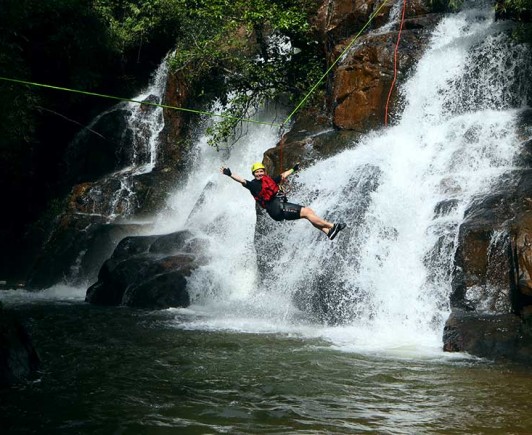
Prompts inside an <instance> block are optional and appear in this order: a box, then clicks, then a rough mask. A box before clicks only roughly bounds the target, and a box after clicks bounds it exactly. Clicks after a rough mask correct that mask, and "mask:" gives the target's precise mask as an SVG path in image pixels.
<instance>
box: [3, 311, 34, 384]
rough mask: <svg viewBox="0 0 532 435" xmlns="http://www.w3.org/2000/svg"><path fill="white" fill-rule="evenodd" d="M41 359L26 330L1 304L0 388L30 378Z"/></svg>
mask: <svg viewBox="0 0 532 435" xmlns="http://www.w3.org/2000/svg"><path fill="white" fill-rule="evenodd" d="M39 364H40V359H39V356H38V355H37V351H36V350H35V348H34V347H33V344H32V342H31V340H30V337H29V335H28V333H27V331H26V329H25V328H24V327H23V326H22V325H21V324H20V322H19V321H18V320H17V319H16V318H15V317H14V316H13V315H12V314H11V313H8V312H6V311H5V310H4V309H3V308H2V305H1V304H0V388H5V387H8V386H11V385H14V384H17V383H19V382H23V381H25V380H26V379H28V378H30V377H31V376H32V375H33V374H35V372H36V371H37V369H38V368H39Z"/></svg>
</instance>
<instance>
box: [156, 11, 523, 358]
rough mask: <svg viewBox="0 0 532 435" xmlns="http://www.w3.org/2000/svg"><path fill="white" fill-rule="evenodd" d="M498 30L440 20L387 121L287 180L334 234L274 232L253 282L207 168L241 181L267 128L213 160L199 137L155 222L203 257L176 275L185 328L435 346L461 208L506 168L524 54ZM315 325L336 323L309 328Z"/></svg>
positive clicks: (474, 14) (236, 215) (249, 207)
mask: <svg viewBox="0 0 532 435" xmlns="http://www.w3.org/2000/svg"><path fill="white" fill-rule="evenodd" d="M503 26H504V25H498V24H496V23H494V22H493V17H492V15H491V14H490V13H486V12H484V11H479V10H470V11H464V12H462V13H459V14H455V15H453V16H449V17H447V18H445V19H444V20H443V21H442V22H441V23H440V25H439V26H438V27H437V28H436V30H435V32H434V34H433V37H432V40H431V42H430V45H429V48H428V50H427V52H426V54H425V55H424V57H423V58H422V59H421V61H420V62H419V65H418V66H417V69H416V71H415V72H414V74H413V75H412V77H411V78H410V80H408V82H407V83H406V85H405V86H404V87H403V97H404V101H405V108H404V112H403V114H402V116H401V119H400V120H399V121H398V123H397V125H395V126H394V127H391V128H388V129H386V130H383V131H379V132H375V133H373V134H370V135H368V136H367V137H366V138H365V139H364V140H363V141H362V142H361V143H360V144H358V145H357V146H356V147H355V148H353V149H351V150H347V151H345V152H342V153H341V154H339V155H337V156H335V157H332V158H330V159H327V160H323V161H321V162H318V163H317V164H315V165H314V166H313V167H310V168H305V170H304V171H303V172H301V174H300V176H299V178H298V180H297V182H296V185H297V189H296V190H295V192H294V195H293V196H292V197H291V198H290V200H291V201H292V202H298V203H301V204H304V205H308V206H310V207H312V208H313V209H314V210H315V211H316V212H317V214H318V215H321V216H324V217H325V218H326V219H328V220H330V221H340V220H341V221H345V222H346V223H347V224H348V229H347V230H345V231H344V232H342V233H341V235H340V236H339V238H338V241H335V242H332V243H331V242H330V241H328V240H327V239H326V238H325V237H324V236H323V234H320V233H319V232H318V231H316V230H315V229H313V228H312V227H311V226H310V225H309V224H308V223H307V222H305V221H303V220H301V221H296V222H283V223H280V224H276V226H275V230H274V231H273V232H272V233H271V234H270V235H269V237H268V238H267V239H265V240H264V241H263V242H262V243H261V244H260V245H259V246H256V249H257V250H261V251H262V252H264V251H265V252H270V253H271V258H270V260H269V261H268V264H267V270H268V273H267V274H266V275H267V276H266V277H264V279H262V280H261V278H260V277H259V276H258V274H257V267H256V263H255V259H256V255H255V248H254V245H253V238H254V225H255V212H254V205H253V204H254V202H253V199H252V197H251V196H250V195H249V193H248V192H247V191H246V190H244V189H243V188H242V187H240V186H239V185H238V184H236V183H234V182H233V181H232V180H229V179H228V178H226V177H223V176H222V175H221V174H219V173H218V172H217V170H218V167H219V166H220V165H221V163H222V160H223V163H224V164H225V165H227V166H230V167H231V169H232V170H233V171H234V172H236V173H238V174H240V175H243V176H247V175H248V173H249V166H250V164H251V163H252V162H254V161H257V160H260V159H261V155H262V152H263V151H264V150H266V149H267V148H269V147H271V146H273V145H274V144H275V143H276V141H277V139H278V138H277V136H276V134H275V133H276V132H274V131H270V130H269V129H268V128H267V127H263V126H253V127H251V128H250V132H249V134H248V136H247V139H246V140H245V141H244V142H245V143H242V144H241V145H239V146H237V147H235V149H234V150H232V152H230V153H228V157H227V159H225V160H224V159H221V158H220V154H218V153H216V152H214V151H213V150H210V149H209V148H208V147H207V146H206V144H205V139H202V140H201V141H200V144H199V151H198V157H197V160H196V163H195V165H194V168H193V170H192V173H191V176H190V180H189V183H188V185H187V186H185V188H183V189H180V190H179V191H178V192H176V193H175V195H174V197H173V200H172V201H171V202H170V208H171V210H172V213H170V215H168V214H167V215H165V216H164V221H165V224H164V225H163V224H160V227H159V229H161V230H163V231H170V230H175V229H181V228H183V227H187V228H190V229H193V230H195V231H197V232H199V233H201V234H202V235H203V236H204V237H206V238H208V239H209V241H210V242H211V248H212V252H211V255H212V259H213V260H212V261H211V262H210V263H209V264H208V265H207V266H205V267H202V268H200V269H198V270H197V271H196V272H195V273H194V275H193V276H192V277H191V279H190V280H189V285H190V286H191V288H192V289H193V291H194V293H195V297H194V300H195V305H193V307H192V308H193V309H192V312H193V313H195V314H198V313H199V314H202V316H200V318H199V319H197V318H196V319H195V320H194V321H193V322H192V323H191V324H189V326H190V325H192V326H190V327H206V328H234V329H244V330H252V331H265V330H266V331H291V332H294V331H298V332H301V333H303V334H308V335H318V336H322V337H326V338H328V339H330V340H332V341H333V342H334V343H336V344H337V345H338V346H340V347H344V348H348V349H356V350H382V349H391V348H403V349H413V348H418V347H419V346H421V347H427V348H431V349H439V348H440V347H441V331H442V326H443V322H444V320H445V318H446V316H447V314H448V302H447V301H448V295H449V291H450V277H451V268H452V261H453V254H454V249H455V247H454V242H455V238H456V235H457V231H458V227H459V224H460V222H461V220H462V218H463V215H464V211H465V209H466V208H467V206H468V204H470V203H471V201H472V200H473V199H474V198H475V197H476V196H478V195H482V194H485V193H487V192H488V191H489V189H490V187H492V186H493V184H494V183H495V182H496V181H497V179H498V178H499V176H500V175H502V174H504V173H507V172H508V171H509V170H511V169H512V164H513V159H514V156H515V153H516V152H517V150H518V145H519V140H518V138H517V137H516V133H515V125H514V124H515V117H516V114H517V109H518V108H519V107H520V106H521V104H522V101H523V95H524V94H523V92H524V88H522V86H523V83H524V81H523V80H522V79H523V77H526V76H523V72H522V71H521V70H520V65H522V64H526V62H525V60H526V56H527V55H529V54H527V52H526V50H525V49H524V48H522V47H519V46H515V45H511V44H510V43H509V42H508V41H506V40H505V39H506V36H505V35H504V34H503V33H501V30H503ZM488 66H489V67H488ZM249 178H251V176H249ZM200 196H202V201H201V204H199V203H197V201H198V198H200ZM191 213H192V214H193V218H192V219H188V218H189V216H190V215H191ZM187 219H188V221H187ZM162 220H163V219H161V221H162ZM188 312H190V311H188ZM203 315H205V316H206V317H204V316H203ZM316 320H318V321H325V322H327V323H329V324H330V323H333V324H337V325H341V326H335V327H322V326H316V323H314V325H315V326H311V324H312V322H316ZM318 325H319V323H318Z"/></svg>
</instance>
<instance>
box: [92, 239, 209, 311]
mask: <svg viewBox="0 0 532 435" xmlns="http://www.w3.org/2000/svg"><path fill="white" fill-rule="evenodd" d="M205 249H206V241H205V240H201V239H199V238H197V237H195V236H194V235H193V234H192V233H191V232H189V231H178V232H175V233H171V234H166V235H155V236H136V237H127V238H125V239H124V240H122V241H121V242H120V243H119V245H118V246H117V247H116V249H115V251H114V253H113V255H112V256H111V258H109V259H108V260H107V261H106V262H105V263H104V265H103V266H102V268H101V270H100V273H99V275H98V281H97V282H96V283H95V284H93V285H92V286H91V287H89V289H88V290H87V294H86V298H85V300H86V301H87V302H90V303H93V304H96V305H126V306H131V307H137V308H148V309H163V308H169V307H187V306H188V305H189V304H190V296H189V293H188V291H187V278H188V277H189V276H190V274H191V273H192V272H193V271H194V270H195V269H196V268H197V267H198V266H199V265H201V264H204V263H205V260H206V259H205Z"/></svg>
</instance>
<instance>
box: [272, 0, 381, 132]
mask: <svg viewBox="0 0 532 435" xmlns="http://www.w3.org/2000/svg"><path fill="white" fill-rule="evenodd" d="M386 3H388V0H384V1H383V2H382V4H381V5H380V6H379V7H378V8H377V10H376V11H375V12H373V13H372V14H371V15H370V17H369V20H368V22H367V23H366V24H364V27H362V28H361V29H360V30H359V32H358V33H357V34H356V35H355V37H354V38H353V40H352V41H351V42H350V43H349V44H348V46H347V47H346V48H345V50H344V51H342V53H341V54H340V56H338V57H337V58H336V60H335V61H334V62H333V63H332V64H331V66H330V67H329V68H328V69H327V71H325V73H324V74H323V75H322V76H321V77H320V79H319V80H318V81H317V82H316V84H315V85H314V86H312V88H311V89H310V91H308V93H307V95H305V97H304V98H303V99H302V100H301V102H300V103H299V104H298V105H297V106H296V108H295V109H294V110H293V111H292V113H290V115H288V117H287V118H286V119H285V120H284V122H283V124H282V125H284V124H287V123H288V122H289V121H290V119H292V117H293V116H294V114H295V113H296V112H297V111H298V110H299V109H300V108H301V107H302V106H303V104H305V102H306V101H307V100H308V98H309V97H310V95H311V94H312V93H313V92H314V91H315V90H316V88H317V87H318V86H319V85H320V83H321V82H322V81H323V79H324V78H325V77H327V74H329V73H330V72H331V70H332V69H333V68H334V66H335V65H336V64H337V63H338V62H339V61H340V59H341V58H342V56H343V55H344V54H345V53H346V52H347V50H349V49H350V48H351V46H352V45H353V44H354V43H355V42H356V40H357V39H358V37H359V36H360V35H361V34H362V32H363V31H364V30H365V29H366V27H368V26H369V24H370V23H371V22H372V21H373V18H375V16H376V15H377V14H378V13H379V12H380V10H381V9H382V8H383V7H384V5H385V4H386Z"/></svg>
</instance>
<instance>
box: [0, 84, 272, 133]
mask: <svg viewBox="0 0 532 435" xmlns="http://www.w3.org/2000/svg"><path fill="white" fill-rule="evenodd" d="M0 80H3V81H6V82H12V83H18V84H22V85H29V86H37V87H41V88H47V89H55V90H58V91H66V92H73V93H76V94H83V95H90V96H93V97H101V98H109V99H112V100H118V101H125V102H128V103H137V104H144V105H146V106H155V107H161V108H163V109H171V110H179V111H181V112H189V113H196V114H199V115H208V116H213V117H219V118H226V119H233V120H236V121H242V122H252V123H254V124H264V125H271V126H274V127H280V126H281V124H277V123H275V122H265V121H257V120H255V119H247V118H238V117H236V116H231V115H223V114H218V113H213V112H206V111H202V110H194V109H186V108H184V107H176V106H169V105H166V104H158V103H151V102H149V101H140V100H133V99H131V98H122V97H115V96H113V95H106V94H98V93H96V92H89V91H80V90H78V89H70V88H63V87H60V86H52V85H46V84H43V83H35V82H27V81H24V80H16V79H10V78H7V77H0Z"/></svg>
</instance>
